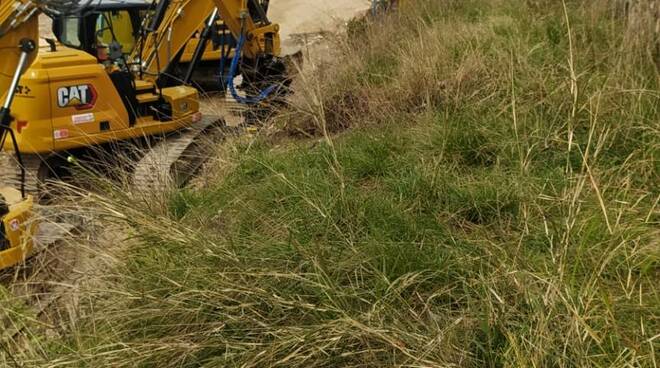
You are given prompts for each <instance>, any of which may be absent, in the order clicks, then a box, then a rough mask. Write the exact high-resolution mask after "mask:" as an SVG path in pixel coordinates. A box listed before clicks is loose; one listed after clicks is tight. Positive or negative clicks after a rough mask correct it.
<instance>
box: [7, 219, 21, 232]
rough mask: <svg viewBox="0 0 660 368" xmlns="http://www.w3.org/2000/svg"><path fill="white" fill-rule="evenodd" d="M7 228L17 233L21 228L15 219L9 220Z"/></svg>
mask: <svg viewBox="0 0 660 368" xmlns="http://www.w3.org/2000/svg"><path fill="white" fill-rule="evenodd" d="M9 228H10V229H11V231H18V230H19V229H20V228H21V223H20V222H19V221H18V220H16V219H14V220H11V221H9Z"/></svg>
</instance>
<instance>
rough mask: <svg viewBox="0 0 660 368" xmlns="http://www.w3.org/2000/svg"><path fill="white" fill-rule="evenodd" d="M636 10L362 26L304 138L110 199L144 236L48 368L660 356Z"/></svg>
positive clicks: (545, 8)
mask: <svg viewBox="0 0 660 368" xmlns="http://www.w3.org/2000/svg"><path fill="white" fill-rule="evenodd" d="M618 14H619V13H618V12H617V11H616V8H615V4H614V3H610V2H608V1H605V0H598V1H592V2H579V1H571V2H567V4H566V9H564V7H563V6H562V3H561V2H547V1H531V0H530V1H526V2H523V1H513V0H497V1H491V2H487V3H484V2H481V1H422V2H420V3H419V9H413V10H410V9H409V10H403V11H402V13H400V14H393V15H391V16H390V17H388V18H387V19H386V20H384V21H382V22H376V23H374V24H372V23H369V22H364V21H356V22H355V23H353V24H351V25H350V27H349V35H348V37H349V39H348V40H341V41H338V43H337V45H336V47H337V50H338V53H339V55H338V57H337V59H336V60H335V62H334V63H332V64H331V65H330V66H328V67H329V69H328V70H325V71H323V72H319V73H318V77H317V78H318V79H315V78H311V77H309V78H308V79H305V80H304V81H303V82H301V84H300V85H299V86H298V90H297V91H298V94H297V96H296V99H295V101H294V102H293V106H292V107H291V111H290V112H287V113H286V114H283V116H282V117H281V118H280V119H279V120H278V122H279V123H280V127H281V132H282V131H283V132H287V133H289V137H288V138H281V134H280V135H279V136H280V138H276V137H267V138H264V139H258V140H257V141H256V142H250V143H249V144H248V143H245V142H243V141H238V142H236V143H235V146H232V148H233V149H225V150H223V151H222V152H223V157H222V161H221V162H222V163H220V161H219V162H218V163H217V164H216V165H212V166H211V167H210V168H209V172H208V173H207V177H208V178H210V179H209V180H205V181H204V182H205V183H206V184H205V185H203V186H201V187H194V188H188V189H184V190H181V191H175V192H173V193H172V194H171V196H169V197H167V200H166V205H165V206H164V207H163V208H162V209H161V210H158V211H157V210H154V206H149V207H148V208H149V209H146V208H147V207H146V206H144V207H143V206H140V205H139V204H137V205H136V201H135V200H134V199H132V198H131V197H130V196H129V195H126V194H125V193H124V192H122V191H117V192H116V193H111V194H110V195H109V197H108V198H98V199H97V201H98V202H99V205H100V207H101V208H105V209H112V210H113V212H112V214H113V215H112V216H111V217H112V220H113V221H115V222H116V221H119V223H120V224H121V225H122V226H124V227H126V228H128V229H129V231H130V233H131V234H132V235H133V238H132V239H131V240H130V246H129V247H126V250H125V254H123V257H122V262H120V263H119V264H118V265H117V267H116V269H114V270H112V272H110V273H109V274H108V279H107V280H106V282H107V284H108V285H109V286H108V287H107V288H104V289H103V290H89V291H87V292H88V293H89V298H88V300H89V302H87V303H82V304H81V305H80V306H79V311H78V316H77V317H76V318H75V319H74V320H73V321H71V323H69V324H66V323H64V325H65V326H69V327H63V328H62V331H61V332H63V336H64V337H63V338H58V339H44V341H43V345H44V346H45V348H44V349H43V351H42V353H41V354H35V356H34V360H33V361H31V362H30V363H33V364H34V365H39V364H41V365H45V366H47V365H48V364H47V363H46V362H50V363H49V364H52V365H55V364H58V366H88V367H99V366H108V367H110V366H112V367H122V366H123V367H168V366H169V367H217V366H229V367H233V366H237V367H239V366H240V367H270V366H273V367H345V366H349V367H357V366H370V367H384V366H403V367H419V366H428V367H450V366H458V367H623V366H631V367H655V366H657V364H658V358H657V357H658V351H659V350H660V338H658V335H657V334H658V331H660V319H659V318H658V316H660V295H659V289H658V285H660V248H659V247H660V245H659V243H658V236H659V234H658V230H657V227H658V222H659V217H658V209H657V204H658V203H657V202H658V198H659V195H660V193H659V192H658V188H657V186H658V183H660V176H659V171H658V168H659V166H658V148H659V147H658V129H659V128H660V125H659V117H660V114H659V111H658V106H660V104H659V103H658V102H659V101H658V100H659V99H660V94H659V93H658V87H659V86H658V70H657V68H656V65H655V58H657V54H653V52H654V43H653V42H654V41H653V39H652V37H653V36H652V33H651V34H650V35H649V34H648V33H643V32H640V30H639V29H638V28H635V27H637V25H639V24H646V23H644V22H643V21H639V22H629V23H626V21H625V19H624V18H622V17H620V16H619V15H618ZM647 23H648V22H647ZM569 35H570V37H569ZM644 37H647V38H644ZM346 128H349V129H347V130H346ZM298 132H304V134H305V135H306V136H309V135H311V136H312V137H311V138H305V139H302V138H300V139H299V138H296V137H298V135H297V133H298ZM335 133H336V134H335ZM118 214H120V215H118Z"/></svg>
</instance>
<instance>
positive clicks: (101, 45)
mask: <svg viewBox="0 0 660 368" xmlns="http://www.w3.org/2000/svg"><path fill="white" fill-rule="evenodd" d="M149 7H150V3H148V2H145V1H143V0H127V1H115V0H105V1H94V2H93V3H91V4H89V5H86V6H83V7H80V8H78V9H77V11H76V12H75V13H72V14H68V15H61V16H59V17H54V18H53V34H55V37H57V39H58V41H59V42H60V43H62V44H63V45H65V46H67V47H70V48H73V49H78V50H83V51H86V52H87V53H89V54H90V55H94V56H96V58H97V59H98V60H99V61H100V62H106V61H115V60H117V59H121V58H124V57H126V56H128V55H130V54H131V53H132V52H133V49H134V47H135V45H136V43H137V40H138V38H139V37H140V31H141V27H142V24H141V23H142V20H143V19H144V17H145V16H146V14H147V12H148V11H149Z"/></svg>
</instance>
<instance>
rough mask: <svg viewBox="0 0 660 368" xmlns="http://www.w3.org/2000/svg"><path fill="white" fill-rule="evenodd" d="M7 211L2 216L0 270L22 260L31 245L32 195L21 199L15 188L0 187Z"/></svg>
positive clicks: (32, 228) (0, 194)
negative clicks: (2, 235)
mask: <svg viewBox="0 0 660 368" xmlns="http://www.w3.org/2000/svg"><path fill="white" fill-rule="evenodd" d="M0 198H4V201H5V202H6V204H7V206H8V208H9V213H7V214H6V215H5V216H4V217H2V220H1V222H2V229H0V231H2V232H4V234H5V237H4V239H3V238H2V237H0V270H2V269H4V268H7V267H11V266H14V265H16V264H18V263H20V262H23V261H24V260H25V258H27V256H28V255H29V254H30V252H31V251H32V247H33V238H34V233H35V228H36V226H35V223H34V222H32V221H31V220H30V219H31V217H32V205H33V203H32V197H27V198H25V199H23V198H22V197H21V193H20V192H19V191H17V190H15V189H9V188H0Z"/></svg>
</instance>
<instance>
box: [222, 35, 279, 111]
mask: <svg viewBox="0 0 660 368" xmlns="http://www.w3.org/2000/svg"><path fill="white" fill-rule="evenodd" d="M244 44H245V33H241V36H240V37H239V38H238V44H237V45H236V50H235V51H234V57H233V58H232V60H231V67H230V68H229V75H228V76H227V86H228V87H229V92H231V95H232V97H233V98H234V100H236V102H238V103H242V104H245V105H255V104H258V103H259V102H261V101H263V100H265V99H266V98H268V96H270V94H271V93H273V91H275V89H277V87H278V85H277V84H273V85H271V86H269V87H268V88H266V89H264V90H263V91H261V92H259V94H258V95H257V96H255V97H243V96H240V95H239V94H238V91H236V86H235V85H234V78H235V77H236V73H237V72H238V63H239V62H240V60H241V51H242V50H243V45H244Z"/></svg>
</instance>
